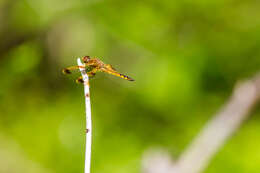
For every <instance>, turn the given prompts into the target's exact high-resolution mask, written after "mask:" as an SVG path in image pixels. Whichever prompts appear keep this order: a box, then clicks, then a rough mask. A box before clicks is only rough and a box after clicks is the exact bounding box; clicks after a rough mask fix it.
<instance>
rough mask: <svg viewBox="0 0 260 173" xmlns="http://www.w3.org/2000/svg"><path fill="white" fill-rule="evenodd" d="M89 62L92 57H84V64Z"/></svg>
mask: <svg viewBox="0 0 260 173" xmlns="http://www.w3.org/2000/svg"><path fill="white" fill-rule="evenodd" d="M89 60H90V57H89V56H84V57H83V58H82V61H83V62H84V63H87V62H88V61H89Z"/></svg>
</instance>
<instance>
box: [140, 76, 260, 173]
mask: <svg viewBox="0 0 260 173" xmlns="http://www.w3.org/2000/svg"><path fill="white" fill-rule="evenodd" d="M259 97H260V74H258V75H257V76H256V77H254V78H253V79H251V80H247V81H245V82H242V83H240V84H238V85H237V86H236V87H235V89H234V91H233V94H232V96H231V98H230V100H229V101H228V102H227V104H226V105H225V106H224V107H223V108H222V110H221V111H220V112H219V113H217V114H216V115H215V116H214V117H213V119H212V120H210V121H209V122H208V123H207V124H206V126H205V127H204V128H203V129H202V131H201V132H200V133H199V134H198V136H197V137H196V138H195V139H194V140H193V142H192V143H191V144H190V146H189V147H188V148H187V149H186V151H185V152H184V153H183V154H182V155H181V157H180V158H179V159H178V160H177V161H176V162H175V163H173V162H171V164H167V165H165V168H164V169H163V170H167V171H163V173H168V172H171V173H199V172H202V171H203V170H204V169H205V168H206V167H207V166H208V164H209V162H210V160H211V158H212V157H213V156H214V155H215V154H216V152H217V151H218V150H219V149H220V148H221V147H222V146H223V145H224V144H225V142H226V140H228V138H229V137H230V136H231V135H232V134H233V133H234V132H235V131H236V130H237V129H238V128H239V126H240V125H241V123H242V122H243V121H244V120H245V119H246V118H247V117H248V116H249V112H250V110H251V109H252V107H253V106H254V105H255V104H256V102H257V101H258V100H259ZM147 157H150V156H147ZM147 157H146V158H145V160H144V161H145V162H144V163H145V165H144V172H145V173H159V172H161V173H162V171H160V170H159V171H157V172H155V171H151V170H157V165H160V163H158V160H157V162H156V157H158V156H153V159H151V158H148V159H150V160H151V161H150V162H149V161H147ZM166 157H168V156H165V158H166ZM160 160H165V159H160ZM167 160H169V159H167Z"/></svg>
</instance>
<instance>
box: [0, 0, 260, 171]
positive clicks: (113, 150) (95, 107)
mask: <svg viewBox="0 0 260 173" xmlns="http://www.w3.org/2000/svg"><path fill="white" fill-rule="evenodd" d="M0 9H5V10H0V21H1V25H0V38H4V39H1V40H0V73H1V74H2V78H1V80H0V131H1V132H0V137H1V136H6V138H3V139H5V142H4V143H5V145H9V144H10V145H9V147H8V148H6V149H5V150H6V153H10V154H9V155H10V156H12V157H13V159H15V158H18V155H19V158H20V160H22V161H21V162H18V163H16V164H17V165H15V166H14V165H12V163H11V162H10V161H9V160H8V159H7V160H5V158H2V156H1V149H2V148H1V147H2V146H5V145H1V144H2V140H1V141H0V160H1V162H2V163H3V164H4V165H10V166H9V167H21V169H22V170H23V171H21V170H19V169H18V170H19V171H18V172H29V171H28V170H30V169H31V168H32V167H33V168H35V165H34V164H37V166H36V167H37V170H38V169H39V172H46V173H48V172H57V173H59V172H60V173H61V172H62V173H75V172H83V167H84V135H85V134H84V131H85V129H84V128H85V117H84V97H83V87H82V86H81V85H77V84H75V82H74V79H73V78H74V76H73V77H72V78H70V79H68V78H67V77H65V76H63V74H62V73H61V69H62V68H64V67H67V66H69V65H76V59H77V57H81V56H84V55H90V56H97V57H99V58H100V59H102V60H103V61H104V62H106V63H109V64H112V65H113V66H115V68H116V69H117V70H118V71H120V72H122V73H124V74H127V75H129V76H131V77H133V78H134V79H135V80H136V81H135V82H134V83H133V82H128V81H125V80H122V79H119V78H116V77H113V76H109V75H106V74H97V75H96V77H95V78H94V79H92V80H91V81H90V85H91V104H92V113H93V130H94V131H93V160H92V170H93V172H102V173H110V172H111V173H122V172H124V173H137V172H140V171H141V170H140V168H141V159H142V154H143V153H144V151H146V150H147V149H149V148H151V147H165V148H166V149H168V150H169V151H170V152H171V153H172V154H173V157H175V156H179V155H180V154H181V152H182V151H183V150H184V149H185V147H186V146H187V145H188V144H189V142H190V141H191V140H192V139H193V138H194V136H195V135H196V134H197V133H198V132H199V130H200V129H201V128H202V127H203V125H204V124H205V123H206V122H207V120H208V119H210V118H211V116H212V115H214V113H216V112H217V111H218V110H219V108H220V107H221V106H222V105H223V104H224V103H225V101H226V100H227V98H228V97H229V96H230V94H231V91H232V88H233V87H234V85H235V84H236V82H238V80H240V79H245V78H247V77H251V76H253V75H254V74H255V73H257V72H258V70H259V69H260V68H259V67H260V49H259V44H260V29H259V28H260V20H259V19H260V13H259V10H260V9H259V2H257V1H250V0H249V1H231V0H228V1H224V0H218V1H217V0H213V1H205V0H199V1H191V0H184V1H181V0H179V1H170V0H162V1H155V0H149V1H137V0H133V1H119V0H108V1H102V0H90V1H83V0H75V1H68V2H67V1H66V2H65V1H61V0H55V1H53V0H48V1H46V0H37V1H34V0H21V1H12V2H11V1H8V0H1V1H0ZM2 19H4V20H2ZM2 21H3V22H2ZM259 114H260V113H259V110H258V109H256V111H255V112H254V113H253V115H252V118H250V119H249V120H248V121H247V122H245V124H243V126H242V128H241V129H239V130H238V131H237V132H236V134H235V136H234V137H232V138H231V139H230V140H229V141H227V144H226V145H225V147H224V148H222V149H221V151H220V152H219V153H218V154H217V156H216V157H214V159H213V161H212V163H211V164H210V166H209V168H208V169H207V170H206V171H205V172H207V173H215V172H236V173H244V172H250V173H251V172H252V173H253V172H255V173H256V172H259V171H258V170H260V158H259V155H260V151H259V149H258V148H259V147H258V146H259V145H260V140H259V139H260V138H259V133H258V132H259V126H260V121H259V118H257V116H259ZM13 143H15V144H16V146H14V147H13V145H11V144H13ZM16 150H17V152H16ZM18 150H19V151H18ZM14 151H15V152H14ZM24 160H26V162H25V161H24ZM0 165H1V164H0ZM35 169H36V168H35ZM32 170H34V169H32ZM1 171H2V169H1V168H0V172H1ZM14 172H15V171H14Z"/></svg>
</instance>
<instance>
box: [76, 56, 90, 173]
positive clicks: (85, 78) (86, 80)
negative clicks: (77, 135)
mask: <svg viewBox="0 0 260 173" xmlns="http://www.w3.org/2000/svg"><path fill="white" fill-rule="evenodd" d="M78 65H79V66H80V67H82V66H84V64H82V63H81V60H80V58H78ZM79 70H80V72H81V75H82V77H83V81H84V93H85V104H86V151H85V173H90V163H91V140H92V139H91V138H92V121H91V107H90V94H89V77H88V75H87V73H86V70H85V68H80V69H79Z"/></svg>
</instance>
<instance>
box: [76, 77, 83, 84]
mask: <svg viewBox="0 0 260 173" xmlns="http://www.w3.org/2000/svg"><path fill="white" fill-rule="evenodd" d="M76 82H77V83H84V80H83V79H82V78H78V79H76Z"/></svg>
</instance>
